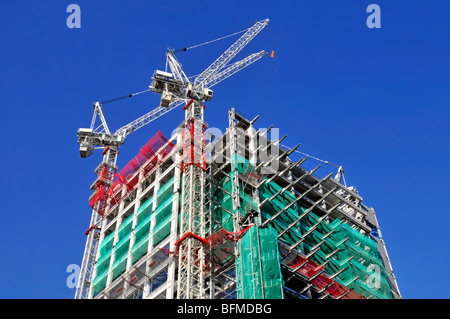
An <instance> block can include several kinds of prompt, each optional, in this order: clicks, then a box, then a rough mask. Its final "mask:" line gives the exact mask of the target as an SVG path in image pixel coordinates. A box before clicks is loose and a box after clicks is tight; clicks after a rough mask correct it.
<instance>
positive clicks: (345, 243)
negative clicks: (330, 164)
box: [260, 179, 392, 298]
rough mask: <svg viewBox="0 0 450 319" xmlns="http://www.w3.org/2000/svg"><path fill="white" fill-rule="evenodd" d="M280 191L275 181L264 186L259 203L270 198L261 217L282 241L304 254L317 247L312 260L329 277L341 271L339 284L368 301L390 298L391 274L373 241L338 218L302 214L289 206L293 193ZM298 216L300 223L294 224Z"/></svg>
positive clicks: (292, 206) (296, 206) (296, 207)
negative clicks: (330, 218)
mask: <svg viewBox="0 0 450 319" xmlns="http://www.w3.org/2000/svg"><path fill="white" fill-rule="evenodd" d="M266 181H268V180H267V179H266ZM280 190H282V188H281V187H280V186H279V185H277V184H275V183H274V182H267V183H265V184H263V185H262V186H261V187H260V201H261V202H263V201H264V200H265V199H269V200H268V201H266V202H265V204H264V205H263V206H262V207H261V215H262V217H263V220H269V219H270V225H271V226H272V227H274V228H275V229H276V230H277V231H278V233H279V234H280V235H281V236H280V238H279V239H280V240H281V241H282V242H284V243H286V244H287V245H290V246H292V245H295V244H297V243H300V244H299V245H297V246H295V247H296V249H297V250H299V251H301V252H303V253H305V254H308V253H311V252H312V250H313V249H316V248H317V247H319V248H320V250H318V251H317V252H315V253H314V254H313V255H312V257H311V259H312V260H313V261H315V262H317V263H319V264H324V267H325V272H326V273H327V274H328V275H333V274H336V273H338V272H340V273H339V274H338V275H337V277H336V278H335V279H336V280H337V281H338V282H340V283H342V284H344V285H346V286H348V287H349V288H351V289H353V290H355V291H356V292H358V293H360V294H361V295H363V296H364V297H367V298H392V294H391V291H390V287H389V284H388V281H387V278H388V277H389V276H390V275H389V274H388V272H387V271H386V269H385V267H384V265H383V263H382V261H381V258H380V256H379V254H378V249H377V246H376V243H375V241H373V240H372V239H371V238H369V237H367V236H366V235H364V234H362V233H360V232H359V231H357V230H355V229H353V228H351V227H350V226H349V225H348V224H346V223H343V222H342V221H341V220H339V219H335V220H333V221H331V222H328V221H326V220H324V219H322V218H320V217H319V216H317V215H315V214H314V213H312V212H308V213H305V212H306V209H305V208H304V207H301V206H300V205H297V204H293V205H289V204H291V203H293V201H294V200H295V196H294V194H292V193H290V192H289V191H281V192H280ZM288 206H289V208H287V207H288ZM286 208H287V209H286ZM299 217H302V218H300V222H296V221H297V220H298V219H299ZM303 234H307V235H306V236H305V237H303Z"/></svg>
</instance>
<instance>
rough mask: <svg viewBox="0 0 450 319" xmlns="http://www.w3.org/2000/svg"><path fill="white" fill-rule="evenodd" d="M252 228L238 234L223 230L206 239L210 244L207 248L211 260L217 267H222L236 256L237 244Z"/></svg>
mask: <svg viewBox="0 0 450 319" xmlns="http://www.w3.org/2000/svg"><path fill="white" fill-rule="evenodd" d="M252 226H253V225H250V226H248V227H247V228H245V229H243V230H241V231H238V232H229V231H227V230H226V229H224V228H222V229H221V230H219V231H217V232H215V233H214V234H212V235H210V236H208V237H206V241H207V242H208V244H207V245H206V248H207V249H209V252H208V253H209V258H210V259H212V260H213V261H214V263H215V265H217V266H221V265H222V264H224V263H226V262H227V261H228V260H230V258H232V257H233V256H234V245H235V242H236V241H238V240H239V239H241V238H242V236H244V234H245V232H246V231H247V230H248V229H249V228H250V227H252Z"/></svg>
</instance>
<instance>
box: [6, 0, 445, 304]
mask: <svg viewBox="0 0 450 319" xmlns="http://www.w3.org/2000/svg"><path fill="white" fill-rule="evenodd" d="M71 3H76V4H78V5H80V7H81V28H80V29H69V28H67V26H66V18H67V16H68V15H69V14H68V13H66V7H67V6H68V5H69V4H71ZM371 3H376V4H378V5H380V7H381V28H380V29H369V28H367V26H366V18H367V16H368V15H369V14H368V13H366V8H367V6H368V5H369V4H371ZM449 11H450V4H449V3H448V1H437V0H436V1H382V0H373V1H361V0H351V1H323V0H321V1H273V0H272V1H263V0H258V1H220V2H219V1H172V0H167V1H112V0H109V1H86V0H78V1H76V2H75V1H73V2H70V1H60V0H59V1H56V0H52V1H45V2H43V1H39V2H38V1H20V0H17V1H14V2H13V1H7V2H3V3H2V5H1V10H0V35H1V50H0V61H1V68H0V123H1V128H2V133H3V134H2V139H3V143H2V147H1V148H0V161H1V167H2V174H1V175H2V177H1V178H0V193H1V198H2V208H1V210H0V212H1V218H2V222H1V223H0V234H1V238H2V245H1V249H0V253H1V256H2V257H1V260H2V266H1V270H2V272H3V273H4V274H5V275H4V276H3V279H2V281H1V283H0V288H1V289H0V298H73V296H74V293H75V291H74V289H69V288H68V287H67V286H66V278H67V276H68V275H69V274H68V273H67V272H66V268H67V266H68V265H69V264H80V263H81V258H82V254H83V250H84V245H85V235H84V232H85V230H86V229H87V228H88V227H89V219H90V214H91V211H90V207H89V205H88V201H87V199H88V197H89V196H90V191H89V186H90V185H91V183H92V182H93V181H94V178H95V176H94V174H93V170H94V168H95V167H96V166H97V165H98V163H99V161H100V159H101V157H100V154H99V153H97V154H95V155H94V156H92V157H90V158H88V159H80V158H79V153H78V144H77V139H76V131H77V129H78V128H79V127H88V126H89V125H90V120H91V116H92V102H94V101H97V100H106V99H110V98H114V97H117V96H121V95H125V94H128V93H131V92H137V91H140V90H144V89H146V88H147V87H148V85H149V83H150V78H151V75H152V73H153V71H154V70H155V69H163V68H164V63H165V56H164V54H165V50H166V48H167V47H171V48H175V49H177V48H183V47H187V46H191V45H195V44H199V43H202V42H205V41H208V40H212V39H215V38H217V37H220V36H224V35H227V34H230V33H233V32H236V31H239V30H242V29H245V28H248V27H250V26H251V25H253V23H254V22H255V21H257V20H261V19H264V18H269V19H270V24H269V26H268V27H267V28H266V29H264V30H263V31H262V32H261V34H260V35H259V36H258V37H257V38H256V39H255V40H254V41H252V42H251V43H250V44H249V45H248V46H247V47H246V48H245V49H244V50H243V51H242V52H241V53H240V54H239V55H238V56H237V57H236V59H239V58H243V57H245V56H246V55H248V54H250V53H253V52H257V51H260V50H262V49H264V50H266V51H269V52H271V50H275V66H276V71H275V68H274V61H273V60H272V59H270V58H269V57H267V58H265V59H262V60H260V61H258V62H257V63H255V64H254V65H252V66H250V67H248V68H247V69H246V70H244V71H242V72H240V73H238V74H236V75H234V76H233V77H232V78H229V79H227V80H226V81H224V82H223V83H220V84H219V85H217V87H216V88H215V90H214V99H213V101H211V102H208V104H207V109H206V121H207V122H208V123H209V124H210V126H213V127H218V128H221V129H224V128H225V127H226V125H227V122H228V119H227V110H228V109H229V108H230V107H235V108H236V109H238V110H242V112H243V113H245V114H247V115H248V116H249V117H252V118H253V117H254V116H256V115H257V114H259V115H260V119H259V120H258V121H257V122H256V123H257V126H259V127H269V126H270V125H274V126H275V127H279V128H280V134H281V135H284V134H287V135H288V137H287V138H286V140H285V141H284V142H283V144H286V145H289V146H294V145H296V144H297V143H301V147H300V148H299V150H301V151H302V152H305V153H308V154H312V155H314V156H317V157H319V158H322V159H325V160H328V161H330V162H333V163H337V164H339V165H343V167H344V169H345V177H346V181H347V183H348V184H351V185H356V186H357V187H358V189H359V191H360V194H361V195H362V197H363V198H364V202H365V203H366V205H369V206H372V207H374V209H375V210H376V212H377V217H378V220H379V223H380V225H381V227H382V233H383V236H384V238H385V241H386V244H387V247H388V252H389V255H390V257H391V261H392V264H393V267H394V271H395V273H396V276H397V280H398V284H399V287H400V291H401V293H402V295H403V297H405V298H448V297H450V296H449V294H448V288H447V286H448V285H449V284H450V279H448V276H447V273H448V270H449V268H450V267H449V266H450V251H449V248H448V244H449V243H450V240H449V239H450V238H449V232H448V225H449V222H450V211H449V208H448V205H446V200H448V198H449V194H450V189H449V182H448V181H449V180H450V173H449V169H448V162H449V160H450V150H449V142H448V141H449V138H450V133H449V126H450V120H449V118H450V110H449V102H448V101H449V100H450V88H449V84H450V83H449V75H450V65H449V53H450V50H449V49H450V47H449V41H448V38H449V31H450V28H449V23H448V12H449ZM235 39H236V38H229V39H226V40H223V41H219V42H217V43H214V44H211V45H208V46H204V47H199V48H197V49H193V50H191V51H187V52H185V53H181V54H179V55H178V58H179V59H180V61H181V62H182V63H183V67H184V69H185V71H186V73H187V74H188V75H195V74H198V73H199V72H200V71H202V70H203V69H205V68H206V67H207V66H208V65H209V64H210V63H211V62H212V61H214V59H215V58H216V57H217V56H218V55H219V54H220V53H222V52H223V51H224V50H225V49H226V48H227V47H228V46H229V45H231V44H232V42H233V41H234V40H235ZM158 101H159V97H158V96H156V95H155V94H150V93H149V94H143V95H140V96H137V97H134V98H132V99H128V100H125V101H121V102H117V103H111V104H108V105H107V106H105V109H104V112H105V116H106V118H107V121H108V123H109V125H110V128H111V129H112V130H115V129H117V128H119V127H121V126H122V125H124V124H126V123H128V122H130V121H132V120H133V119H135V118H137V117H138V116H140V115H142V114H144V113H146V112H148V111H150V110H151V109H153V108H155V107H156V106H157V105H158ZM183 116H184V115H183V112H182V111H181V109H176V110H174V111H172V112H170V113H168V114H167V115H166V116H164V117H162V118H160V119H158V120H157V121H155V122H154V123H152V124H150V125H148V126H147V127H145V128H144V129H142V130H140V131H137V132H136V133H133V134H132V135H130V136H129V137H128V139H127V142H126V143H125V146H124V147H122V149H121V154H120V158H119V165H120V166H123V165H124V164H126V163H127V162H128V160H130V159H131V158H132V157H133V156H134V155H135V154H136V153H137V150H138V149H139V147H140V146H142V145H143V144H144V143H145V142H146V141H147V140H148V139H149V138H150V137H152V136H153V134H154V133H156V131H157V130H161V131H162V132H163V134H165V135H166V136H169V135H170V134H171V132H172V129H173V128H175V127H176V126H177V125H178V124H179V123H180V122H181V121H182V119H183ZM328 169H329V170H330V171H334V170H335V168H334V167H333V166H330V167H329V168H328Z"/></svg>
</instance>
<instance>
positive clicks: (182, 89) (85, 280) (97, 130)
mask: <svg viewBox="0 0 450 319" xmlns="http://www.w3.org/2000/svg"><path fill="white" fill-rule="evenodd" d="M268 23H269V19H265V20H261V21H257V22H256V23H255V24H254V25H253V26H252V27H250V28H248V29H246V30H244V31H245V33H244V34H243V35H242V36H241V37H240V38H239V39H238V40H237V41H236V42H235V43H233V44H232V45H231V46H230V47H229V48H228V49H227V50H226V51H225V52H224V53H222V54H221V55H220V56H219V57H218V58H217V59H216V60H215V61H214V62H213V63H212V64H211V65H210V66H209V67H207V68H206V69H205V70H204V71H203V72H202V73H200V74H199V75H198V76H197V77H196V78H195V79H194V80H193V81H191V80H189V77H187V76H186V74H185V73H184V71H183V69H182V66H181V63H180V62H179V61H178V59H177V58H176V56H175V50H172V49H168V50H167V51H166V69H165V70H164V71H162V70H156V71H155V72H154V73H153V76H152V81H151V84H150V86H149V89H148V90H146V91H151V92H154V93H158V94H160V95H161V100H160V105H159V106H158V107H157V108H155V109H153V110H152V111H150V112H148V113H146V114H144V115H143V116H141V117H139V118H137V119H135V120H134V121H132V122H130V123H128V124H126V125H124V126H122V127H121V128H119V129H118V130H116V131H115V132H114V133H112V132H111V131H110V130H109V127H108V125H107V122H106V120H105V117H104V115H103V109H102V105H103V104H105V103H106V102H104V103H102V102H95V103H94V114H93V118H92V121H91V126H90V128H80V129H78V132H77V136H78V143H79V145H80V157H81V158H87V157H89V156H91V155H92V154H93V153H94V150H95V149H103V152H102V155H103V161H102V162H101V163H100V164H99V166H98V167H97V168H96V170H95V172H96V173H97V175H98V178H97V179H96V181H95V182H94V183H93V184H92V186H91V189H94V190H97V194H98V193H99V192H100V191H101V192H102V194H105V193H106V191H105V190H107V189H108V188H109V186H111V185H112V183H113V181H114V179H115V174H116V172H117V165H116V161H117V155H118V149H119V147H120V146H122V145H123V144H124V142H125V139H126V137H127V136H128V135H129V134H131V133H133V132H135V131H136V130H138V129H140V128H142V127H144V126H145V125H147V124H149V123H151V122H153V121H154V120H156V119H157V118H159V117H161V116H163V115H164V114H166V113H168V112H170V111H172V110H173V109H175V108H177V107H178V106H180V105H182V104H185V107H184V110H186V115H185V123H188V122H189V121H190V120H192V121H191V123H194V121H195V118H199V117H200V118H201V119H203V109H204V107H203V102H205V101H210V100H211V99H212V97H213V91H212V89H211V88H212V87H213V86H214V85H216V84H218V83H220V82H221V81H223V80H225V79H226V78H228V77H230V76H231V75H233V74H235V73H237V72H239V71H240V70H242V69H244V68H245V67H247V66H249V65H251V64H252V63H254V62H256V61H258V60H259V59H260V58H262V57H264V56H266V55H268V54H267V52H266V51H264V50H262V51H260V52H257V53H254V54H251V55H249V56H248V57H246V58H244V59H242V60H240V61H237V62H234V63H229V62H230V61H231V59H233V58H234V57H235V56H236V55H237V54H238V53H239V52H240V51H241V50H242V49H243V48H244V47H245V46H246V45H247V44H248V43H249V42H250V41H251V40H252V39H253V38H254V37H255V36H256V35H257V34H258V33H259V32H260V31H261V30H262V29H264V27H265V26H267V25H268ZM244 31H242V32H244ZM210 42H211V41H210ZM186 50H187V49H186V48H184V49H183V51H186ZM167 66H168V67H169V69H167ZM143 92H145V91H143ZM143 92H139V93H143ZM139 93H136V94H139ZM136 94H130V95H128V96H125V97H131V96H133V95H136ZM97 116H98V117H99V118H100V122H101V123H100V125H99V126H97V127H95V125H96V121H97ZM192 127H194V124H192ZM192 147H194V146H192ZM191 166H193V168H192V170H191V169H186V172H185V173H184V176H185V177H183V178H187V179H199V178H202V177H201V174H202V172H200V173H199V172H196V171H195V168H194V167H197V166H195V165H191ZM197 168H198V167H197ZM200 171H201V169H200ZM199 174H200V175H199ZM197 182H198V181H197ZM185 185H187V183H185ZM189 193H190V194H191V193H192V192H189ZM93 195H95V193H94V194H93ZM191 195H192V198H183V201H184V204H183V205H184V206H183V207H191V208H192V207H198V205H196V204H198V203H192V201H193V200H195V198H198V196H197V195H198V194H197V195H195V194H191ZM91 197H92V196H91ZM106 205H107V201H98V202H97V203H96V205H95V206H94V207H93V212H92V217H91V226H90V228H89V229H88V231H87V232H86V234H87V235H88V238H87V241H86V246H85V252H84V256H83V261H82V266H81V270H80V277H79V280H78V285H77V290H76V293H75V299H84V298H88V297H89V292H90V284H91V282H92V279H93V278H92V277H93V273H94V266H95V261H96V254H97V250H98V239H99V236H98V235H99V233H98V232H99V230H100V227H99V226H100V222H101V220H102V219H103V217H104V212H105V209H106ZM183 207H182V212H181V214H182V215H183ZM185 210H189V208H185ZM184 215H185V218H187V219H186V220H185V221H184V224H185V225H188V226H186V227H188V228H187V229H186V231H193V230H192V229H191V228H190V227H191V226H189V225H191V224H190V223H191V222H192V216H191V215H190V213H189V212H187V211H185V212H184ZM182 218H183V217H182ZM182 223H183V222H182ZM181 246H183V245H181ZM187 246H188V245H186V247H187ZM189 247H190V246H189ZM180 249H182V247H181V248H180ZM187 253H188V254H189V252H187ZM188 259H189V258H188ZM179 267H180V268H182V269H183V270H182V271H183V272H184V273H183V274H181V275H180V280H181V281H183V278H194V277H195V275H198V274H192V272H193V270H192V269H189V267H190V266H189V265H184V266H183V265H181V264H180V266H179ZM186 274H187V275H186ZM181 277H183V278H181ZM189 280H195V281H196V282H198V280H199V279H198V278H197V279H195V278H194V279H189ZM200 281H201V278H200ZM183 285H184V286H183ZM191 288H192V287H189V282H183V283H182V284H181V285H180V283H179V292H178V293H179V296H180V297H187V298H190V297H198V296H192V295H183V294H186V293H187V291H190V289H191ZM180 290H182V291H181V292H180ZM192 291H197V290H196V289H192ZM180 293H181V295H180ZM199 296H200V297H201V291H200V292H199Z"/></svg>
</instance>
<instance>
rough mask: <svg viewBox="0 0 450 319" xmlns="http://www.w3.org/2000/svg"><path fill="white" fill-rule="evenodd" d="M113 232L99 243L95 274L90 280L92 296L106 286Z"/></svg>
mask: <svg viewBox="0 0 450 319" xmlns="http://www.w3.org/2000/svg"><path fill="white" fill-rule="evenodd" d="M114 234H115V232H112V233H110V234H109V235H108V236H106V237H105V238H104V239H103V241H102V242H101V244H100V251H99V254H100V255H99V259H98V260H97V264H96V276H95V279H94V281H93V282H92V289H93V293H94V296H95V295H96V294H98V293H99V292H100V291H101V290H103V289H104V288H105V286H106V279H107V275H108V269H109V263H110V261H111V255H112V249H113V243H114Z"/></svg>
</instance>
